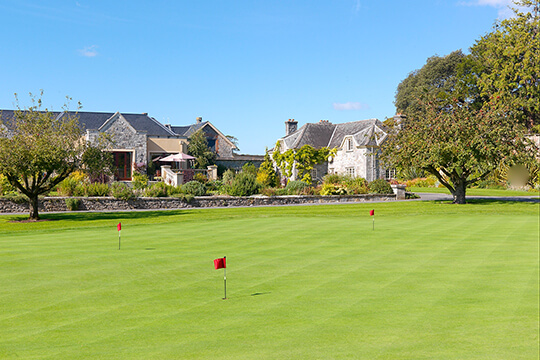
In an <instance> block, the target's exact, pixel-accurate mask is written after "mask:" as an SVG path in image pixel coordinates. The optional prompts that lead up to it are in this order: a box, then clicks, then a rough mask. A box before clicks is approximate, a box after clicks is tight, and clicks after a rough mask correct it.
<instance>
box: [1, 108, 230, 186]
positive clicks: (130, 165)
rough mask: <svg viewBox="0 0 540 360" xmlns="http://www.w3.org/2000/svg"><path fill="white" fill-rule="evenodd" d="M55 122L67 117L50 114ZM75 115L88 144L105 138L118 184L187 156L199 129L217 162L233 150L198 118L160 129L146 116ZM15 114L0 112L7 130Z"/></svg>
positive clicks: (207, 123)
mask: <svg viewBox="0 0 540 360" xmlns="http://www.w3.org/2000/svg"><path fill="white" fill-rule="evenodd" d="M53 114H54V115H55V116H56V117H57V118H58V119H61V118H62V117H63V116H66V115H67V114H66V113H65V112H54V113H53ZM70 115H76V116H77V117H78V119H79V123H80V125H81V127H82V129H83V131H84V136H85V138H86V140H87V141H89V142H90V143H91V142H94V141H96V139H97V138H98V137H99V136H100V134H108V135H109V136H110V137H111V139H112V141H113V146H112V147H111V148H110V149H108V150H109V151H111V152H112V153H113V157H114V164H115V168H116V178H117V179H118V180H125V181H130V180H131V177H132V173H133V169H134V168H135V167H136V166H148V165H152V163H153V160H154V159H156V158H157V157H160V156H166V155H170V154H175V153H179V152H183V153H187V145H188V143H189V136H190V135H191V134H193V133H194V132H195V131H197V130H198V129H202V130H203V132H204V133H205V135H206V138H207V140H208V143H209V146H210V147H211V148H212V149H213V150H214V151H215V152H216V153H217V154H218V157H219V158H230V159H232V158H233V152H232V151H233V150H235V149H236V146H235V145H234V144H233V143H232V142H231V141H230V140H229V139H227V137H226V136H225V135H223V134H222V133H221V132H220V131H219V130H218V129H217V128H216V127H215V126H214V125H212V124H211V123H210V122H208V121H206V122H204V123H203V122H202V118H197V121H196V123H195V124H193V125H188V126H171V125H163V124H162V123H160V122H159V121H157V120H156V119H155V118H153V117H151V116H149V115H148V114H147V113H142V114H132V113H120V112H116V113H106V112H86V111H79V112H70ZM13 116H14V110H0V120H1V121H0V123H1V124H2V125H1V126H4V127H7V128H8V130H9V124H10V123H11V121H10V119H12V118H13Z"/></svg>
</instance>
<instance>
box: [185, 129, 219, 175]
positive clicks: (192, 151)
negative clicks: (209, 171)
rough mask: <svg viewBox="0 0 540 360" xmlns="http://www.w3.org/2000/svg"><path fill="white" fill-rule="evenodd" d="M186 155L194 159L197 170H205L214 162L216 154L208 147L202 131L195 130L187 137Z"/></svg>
mask: <svg viewBox="0 0 540 360" xmlns="http://www.w3.org/2000/svg"><path fill="white" fill-rule="evenodd" d="M188 153H189V155H191V156H194V157H195V163H196V167H197V168H198V169H206V167H207V166H208V165H212V164H214V162H215V161H216V154H215V153H214V152H213V151H212V150H211V149H210V147H208V141H207V140H206V137H205V136H204V133H203V131H202V130H197V131H196V132H194V133H193V134H192V135H191V136H190V137H189V144H188Z"/></svg>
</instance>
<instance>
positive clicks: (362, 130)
mask: <svg viewBox="0 0 540 360" xmlns="http://www.w3.org/2000/svg"><path fill="white" fill-rule="evenodd" d="M346 136H353V138H354V139H355V141H356V143H357V144H358V145H359V146H379V145H380V144H381V142H382V141H384V139H385V138H386V128H385V126H384V124H383V123H382V122H381V121H379V120H377V119H369V120H360V121H352V122H348V123H342V124H332V123H330V122H328V121H320V122H318V123H307V124H305V125H304V126H302V127H301V128H300V129H298V130H296V131H295V132H293V133H292V134H289V135H287V136H285V137H283V138H282V140H283V141H284V142H285V145H286V146H287V148H289V149H298V148H301V147H302V146H304V145H306V144H309V145H311V146H313V147H314V148H316V149H320V148H322V147H325V146H327V147H329V148H331V149H332V148H338V147H340V146H341V144H342V143H343V139H344V138H345V137H346Z"/></svg>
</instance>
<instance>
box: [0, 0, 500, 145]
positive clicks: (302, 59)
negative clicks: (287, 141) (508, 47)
mask: <svg viewBox="0 0 540 360" xmlns="http://www.w3.org/2000/svg"><path fill="white" fill-rule="evenodd" d="M509 2H510V0H447V1H443V0H411V1H402V0H399V1H398V0H395V1H394V0H386V1H384V0H335V1H318V0H297V1H295V0H291V1H257V0H252V1H233V0H229V1H211V0H209V1H180V0H178V1H159V0H154V1H151V2H150V1H138V0H131V1H115V0H108V1H101V0H93V1H90V0H78V1H70V0H65V1H52V0H51V1H37V0H32V1H30V0H0V12H1V13H2V15H3V16H2V22H0V33H1V34H2V36H1V44H2V47H1V48H2V56H0V72H1V75H2V77H1V80H0V108H3V109H12V108H14V96H13V94H14V93H18V94H19V97H20V99H21V105H22V106H28V105H29V100H28V96H26V94H28V93H29V92H32V93H38V92H39V90H40V89H43V90H44V91H45V94H44V97H43V100H44V104H45V105H46V106H47V107H48V108H52V109H54V110H59V109H61V107H62V105H63V104H64V102H65V96H66V95H69V96H70V97H72V98H73V101H74V103H73V104H72V106H71V109H74V108H75V104H76V102H77V101H81V103H82V105H83V109H82V110H83V111H104V112H116V111H120V112H126V113H142V112H147V113H149V115H151V116H153V117H155V118H156V119H157V120H159V121H161V122H163V123H171V124H173V125H187V124H191V123H193V122H194V121H195V118H196V117H197V116H202V117H203V120H209V121H211V122H212V123H213V124H214V125H216V126H217V127H218V128H219V129H220V130H221V131H222V132H223V133H225V134H226V135H233V136H236V137H237V138H238V139H239V147H240V150H241V151H240V152H241V153H249V154H263V153H264V149H265V147H266V146H268V147H272V146H273V145H274V143H275V141H276V140H277V139H278V138H279V137H281V136H283V135H284V131H285V125H284V122H285V121H286V120H287V119H289V118H294V119H296V120H297V121H298V122H299V126H302V125H303V124H305V123H306V122H317V121H319V120H320V119H328V120H330V121H331V122H333V123H342V122H347V121H354V120H362V119H369V118H378V119H381V120H384V119H385V118H386V117H390V116H392V115H394V113H395V107H394V104H393V101H394V94H395V91H396V87H397V85H398V84H399V82H400V81H401V80H403V79H404V78H405V77H406V76H407V75H408V73H410V72H411V71H413V70H415V69H418V68H420V67H422V66H423V64H424V63H425V62H426V59H427V58H428V57H430V56H433V55H436V54H437V55H446V54H448V53H450V52H452V51H454V50H457V49H462V50H463V51H465V52H467V50H468V48H469V47H470V46H472V45H473V44H474V42H475V40H477V39H479V38H480V37H481V36H482V35H484V34H486V33H487V32H490V31H491V29H492V26H493V24H494V22H495V21H496V19H498V18H502V17H506V16H508V10H507V7H506V5H507V4H508V3H509Z"/></svg>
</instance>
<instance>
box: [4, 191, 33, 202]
mask: <svg viewBox="0 0 540 360" xmlns="http://www.w3.org/2000/svg"><path fill="white" fill-rule="evenodd" d="M2 197H3V198H4V199H7V200H9V201H12V202H14V203H16V204H27V203H28V198H27V197H26V196H24V195H23V194H19V193H14V192H12V193H7V194H5V195H4V196H2Z"/></svg>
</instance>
